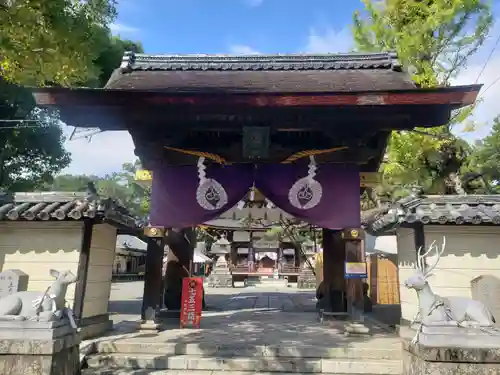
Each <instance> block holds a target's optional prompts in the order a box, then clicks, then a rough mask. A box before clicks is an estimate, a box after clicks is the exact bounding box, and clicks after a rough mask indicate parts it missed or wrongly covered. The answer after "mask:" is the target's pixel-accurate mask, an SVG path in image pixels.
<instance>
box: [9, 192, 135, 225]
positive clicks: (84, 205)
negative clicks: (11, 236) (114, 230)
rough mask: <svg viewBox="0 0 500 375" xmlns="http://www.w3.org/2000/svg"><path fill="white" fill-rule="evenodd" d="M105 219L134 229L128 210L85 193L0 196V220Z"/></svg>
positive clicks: (114, 202)
mask: <svg viewBox="0 0 500 375" xmlns="http://www.w3.org/2000/svg"><path fill="white" fill-rule="evenodd" d="M84 218H90V219H94V218H96V219H105V220H108V221H113V222H115V223H117V224H120V225H124V226H126V227H131V228H135V227H136V220H135V219H134V218H133V217H132V216H131V215H130V213H129V212H128V210H127V209H126V208H124V207H123V206H121V205H120V204H118V203H117V202H116V201H115V200H113V199H111V198H99V197H94V198H89V197H88V196H87V194H86V193H66V192H39V193H15V194H12V195H10V194H2V195H0V221H48V220H59V221H63V220H65V221H71V220H73V221H75V220H82V219H84Z"/></svg>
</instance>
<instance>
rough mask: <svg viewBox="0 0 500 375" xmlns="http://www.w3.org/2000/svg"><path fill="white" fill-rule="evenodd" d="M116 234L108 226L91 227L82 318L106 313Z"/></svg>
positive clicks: (113, 228)
mask: <svg viewBox="0 0 500 375" xmlns="http://www.w3.org/2000/svg"><path fill="white" fill-rule="evenodd" d="M116 232H117V230H116V228H115V227H113V226H111V225H109V224H98V225H94V227H93V230H92V243H91V247H90V259H89V272H88V275H87V285H86V289H85V301H84V303H83V314H82V317H83V318H88V317H91V316H98V315H103V314H107V312H108V303H109V295H110V293H111V277H112V274H113V264H114V259H115V249H116Z"/></svg>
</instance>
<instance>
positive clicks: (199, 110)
mask: <svg viewBox="0 0 500 375" xmlns="http://www.w3.org/2000/svg"><path fill="white" fill-rule="evenodd" d="M479 89H480V85H471V86H460V87H446V88H435V89H421V88H418V87H417V86H416V84H415V83H414V82H413V81H412V80H411V78H410V76H409V75H408V74H407V73H406V72H404V71H403V69H402V66H401V65H400V64H399V63H398V60H397V57H396V56H395V55H394V54H392V53H373V54H324V55H256V56H255V55H252V56H226V55H192V56H189V55H145V54H133V53H127V54H126V55H125V57H124V59H123V63H122V64H121V66H120V67H119V68H118V69H117V70H116V71H115V72H114V73H113V75H112V77H111V78H110V80H109V82H108V83H107V85H106V87H105V88H104V89H88V88H79V89H68V88H43V89H35V90H34V97H35V99H36V103H37V104H38V105H39V106H50V107H57V108H58V109H59V111H60V114H61V119H62V121H64V122H66V123H67V124H68V125H72V126H75V127H86V128H88V127H96V128H100V129H102V130H106V131H113V130H127V131H129V132H130V134H131V136H132V138H133V140H134V143H135V147H136V149H135V152H136V155H137V156H138V157H139V158H140V160H141V162H142V163H143V166H144V168H146V169H148V170H151V171H152V174H153V184H152V201H151V214H150V226H148V227H147V228H146V229H145V233H146V234H147V235H148V236H149V238H150V240H149V242H148V253H147V260H146V274H145V286H144V300H143V307H142V318H143V319H144V320H154V319H155V311H157V310H158V306H159V305H160V304H161V301H160V294H161V289H162V285H161V282H162V281H161V280H162V275H161V269H162V257H163V245H164V243H167V244H168V245H169V246H170V248H171V250H172V251H170V253H169V263H168V266H167V291H166V292H167V294H168V296H169V297H168V298H169V307H172V308H175V306H179V305H180V292H181V280H182V277H185V276H187V275H188V271H189V270H188V268H189V264H190V261H191V260H192V257H193V248H194V246H195V244H196V240H195V236H194V230H193V227H194V226H196V225H198V224H201V223H204V222H207V221H209V220H212V219H214V218H216V217H217V216H219V215H220V214H221V213H222V212H224V211H226V210H228V209H230V208H231V207H233V206H234V205H236V204H237V203H238V201H239V200H240V199H241V198H242V197H243V196H244V195H245V194H247V193H248V191H249V189H251V188H256V189H258V190H259V191H260V192H262V193H263V194H264V195H265V196H266V198H267V199H269V200H270V201H271V202H272V203H273V204H275V205H276V206H278V207H279V208H281V209H283V210H284V211H286V212H287V213H289V214H291V215H293V216H295V217H297V218H299V219H301V220H304V221H306V222H309V223H311V224H313V225H316V226H320V227H322V228H324V230H323V245H322V246H323V249H324V250H323V251H324V275H325V280H324V281H325V285H327V286H328V289H329V290H330V291H331V293H329V295H330V296H331V299H332V300H331V303H330V304H331V307H332V309H334V310H346V309H347V307H348V305H349V304H351V303H354V302H356V301H355V300H356V298H359V296H360V294H359V288H357V287H356V283H354V284H352V285H350V284H349V283H346V280H345V279H344V262H345V261H346V260H347V261H363V260H364V251H363V248H362V246H361V243H362V241H360V238H361V237H362V231H361V230H359V227H360V194H361V193H362V192H363V188H364V187H366V186H367V184H368V183H373V182H374V181H376V178H374V173H375V172H377V170H378V168H379V165H380V163H381V160H382V156H383V154H384V152H385V148H386V145H387V140H388V137H389V135H390V132H391V131H393V130H410V129H413V128H414V127H416V126H419V127H424V128H425V127H434V126H439V125H443V124H445V123H446V122H447V121H448V120H449V118H450V113H451V111H453V110H456V109H458V108H460V107H463V106H466V105H470V104H473V103H474V101H475V99H476V97H477V94H478V92H479ZM342 234H343V235H342ZM350 290H351V291H353V290H354V292H352V293H351V292H349V291H350ZM346 291H348V293H347V296H348V298H347V300H346V299H345V298H344V297H343V296H344V295H346Z"/></svg>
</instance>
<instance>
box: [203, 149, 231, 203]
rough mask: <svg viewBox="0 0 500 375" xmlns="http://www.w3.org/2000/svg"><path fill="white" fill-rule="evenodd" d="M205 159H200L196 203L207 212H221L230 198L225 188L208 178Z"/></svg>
mask: <svg viewBox="0 0 500 375" xmlns="http://www.w3.org/2000/svg"><path fill="white" fill-rule="evenodd" d="M206 168H207V167H206V166H205V158H204V157H201V158H199V159H198V180H199V184H198V189H196V202H198V204H199V205H200V206H201V207H202V208H204V209H205V210H209V211H213V210H219V209H221V208H222V207H224V206H225V205H226V204H227V201H228V198H227V193H226V190H225V189H224V187H223V186H222V185H221V184H220V183H219V181H217V180H215V179H213V178H207V174H206V172H205V169H206Z"/></svg>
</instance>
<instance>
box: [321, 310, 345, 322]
mask: <svg viewBox="0 0 500 375" xmlns="http://www.w3.org/2000/svg"><path fill="white" fill-rule="evenodd" d="M347 319H349V314H348V313H346V312H331V311H324V310H319V320H320V322H321V323H322V324H324V323H326V322H330V321H334V320H342V321H345V320H347Z"/></svg>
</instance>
